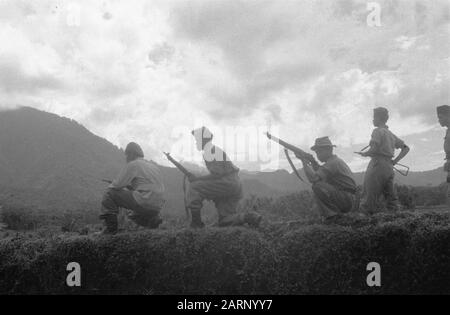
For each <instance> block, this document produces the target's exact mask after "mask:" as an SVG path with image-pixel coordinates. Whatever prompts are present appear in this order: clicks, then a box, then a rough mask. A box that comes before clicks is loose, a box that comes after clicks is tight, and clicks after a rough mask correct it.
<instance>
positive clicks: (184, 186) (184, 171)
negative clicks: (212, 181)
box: [163, 152, 194, 219]
mask: <svg viewBox="0 0 450 315" xmlns="http://www.w3.org/2000/svg"><path fill="white" fill-rule="evenodd" d="M163 153H164V154H165V156H166V157H167V159H168V160H169V161H170V162H171V163H172V164H173V165H175V166H176V167H177V168H178V169H179V170H180V171H181V172H182V173H183V174H184V177H183V195H184V210H185V211H186V217H187V218H188V219H189V214H190V212H189V209H188V207H187V195H186V193H187V187H186V180H189V179H190V178H193V177H194V175H193V174H192V173H191V172H189V171H188V170H187V169H186V168H185V167H184V166H183V165H181V164H180V163H179V162H178V161H177V160H175V159H174V158H173V157H172V156H171V155H170V153H168V152H163Z"/></svg>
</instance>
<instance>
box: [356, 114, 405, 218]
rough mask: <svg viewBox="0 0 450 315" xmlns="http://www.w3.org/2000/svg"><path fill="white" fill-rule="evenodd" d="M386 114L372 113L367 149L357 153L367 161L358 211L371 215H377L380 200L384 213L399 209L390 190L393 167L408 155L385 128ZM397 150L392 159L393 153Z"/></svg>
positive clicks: (401, 144) (400, 141)
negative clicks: (371, 126) (383, 206)
mask: <svg viewBox="0 0 450 315" xmlns="http://www.w3.org/2000/svg"><path fill="white" fill-rule="evenodd" d="M388 120H389V112H388V110H387V109H386V108H384V107H377V108H375V109H374V111H373V125H374V126H375V129H374V130H373V132H372V137H371V140H370V143H369V146H370V149H369V150H368V151H366V152H361V153H360V154H361V155H362V156H368V157H370V158H371V160H370V163H369V165H368V167H367V170H366V174H365V177H364V187H363V195H362V201H361V211H362V212H364V213H367V214H373V213H375V212H377V211H378V203H379V199H380V197H381V196H384V199H385V201H386V208H387V210H388V211H397V210H398V209H399V204H398V197H397V192H396V190H395V186H394V166H395V165H396V164H397V163H398V162H400V160H402V159H403V158H404V157H405V156H406V155H407V154H408V152H409V147H408V146H407V145H406V144H405V143H404V142H403V141H402V140H400V139H399V138H398V137H397V136H396V135H395V134H393V133H392V131H390V130H389V127H388V126H387V125H386V123H387V121H388ZM396 149H401V152H400V154H399V155H398V156H397V157H396V158H395V159H394V155H395V150H396Z"/></svg>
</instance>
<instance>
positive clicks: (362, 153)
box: [355, 152, 369, 157]
mask: <svg viewBox="0 0 450 315" xmlns="http://www.w3.org/2000/svg"><path fill="white" fill-rule="evenodd" d="M355 153H356V154H359V155H361V156H362V157H367V156H369V153H368V152H355Z"/></svg>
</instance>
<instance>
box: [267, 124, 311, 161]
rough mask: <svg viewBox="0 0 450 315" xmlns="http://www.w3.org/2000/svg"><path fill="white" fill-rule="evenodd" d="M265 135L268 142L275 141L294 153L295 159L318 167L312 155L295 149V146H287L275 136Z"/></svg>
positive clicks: (287, 144)
mask: <svg viewBox="0 0 450 315" xmlns="http://www.w3.org/2000/svg"><path fill="white" fill-rule="evenodd" d="M266 135H267V138H269V139H270V140H272V141H275V142H277V143H278V144H279V145H281V146H282V147H284V148H285V149H287V150H289V151H292V152H294V153H295V155H296V156H297V157H300V158H302V159H305V160H307V161H309V162H311V164H312V165H313V167H318V166H319V163H317V161H316V159H315V158H314V156H313V155H312V154H310V153H307V152H305V151H303V150H302V149H300V148H297V147H296V146H293V145H292V144H289V143H287V142H285V141H283V140H281V139H279V138H277V137H275V136H272V135H271V134H270V133H269V132H267V133H266Z"/></svg>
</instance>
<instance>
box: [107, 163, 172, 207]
mask: <svg viewBox="0 0 450 315" xmlns="http://www.w3.org/2000/svg"><path fill="white" fill-rule="evenodd" d="M128 186H131V188H132V189H133V197H134V199H135V200H136V202H137V203H138V204H139V205H140V206H143V207H146V206H162V204H163V203H164V190H165V188H164V184H163V181H162V176H161V173H160V171H159V167H158V165H157V164H156V163H155V162H153V161H147V160H144V159H142V158H139V159H136V160H134V161H131V162H129V163H127V165H126V166H125V167H124V168H123V169H122V171H121V172H120V173H119V175H118V177H117V178H116V179H115V180H114V181H113V182H112V184H111V185H110V188H114V189H122V188H126V187H128Z"/></svg>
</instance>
